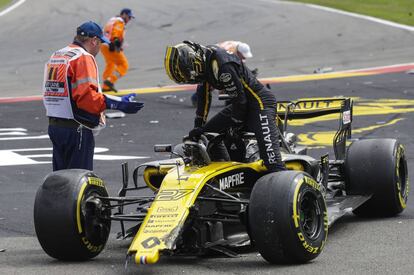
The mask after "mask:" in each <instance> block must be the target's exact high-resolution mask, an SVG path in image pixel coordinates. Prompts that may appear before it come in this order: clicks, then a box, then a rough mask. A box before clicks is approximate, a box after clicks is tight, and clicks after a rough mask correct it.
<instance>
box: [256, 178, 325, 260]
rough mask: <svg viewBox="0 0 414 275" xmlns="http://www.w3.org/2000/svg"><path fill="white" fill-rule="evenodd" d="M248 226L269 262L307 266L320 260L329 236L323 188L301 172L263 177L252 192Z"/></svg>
mask: <svg viewBox="0 0 414 275" xmlns="http://www.w3.org/2000/svg"><path fill="white" fill-rule="evenodd" d="M248 226H249V230H250V236H251V237H252V239H253V243H254V244H255V246H256V247H257V249H258V250H259V252H260V254H261V255H262V257H263V258H264V259H265V260H266V261H268V262H269V263H281V264H283V263H305V262H308V261H310V260H312V259H314V258H316V257H317V256H318V255H319V254H320V253H321V252H322V250H323V248H324V246H325V243H326V238H327V235H328V216H327V210H326V204H325V200H324V197H323V195H322V193H321V192H320V185H319V184H318V183H316V182H315V180H314V179H313V178H311V177H310V176H309V175H308V174H306V173H304V172H300V171H283V172H277V173H271V174H268V175H265V176H263V177H262V178H260V179H259V180H258V181H257V182H256V184H255V186H254V187H253V190H252V194H251V197H250V203H249V207H248Z"/></svg>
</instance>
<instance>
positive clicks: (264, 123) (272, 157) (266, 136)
mask: <svg viewBox="0 0 414 275" xmlns="http://www.w3.org/2000/svg"><path fill="white" fill-rule="evenodd" d="M259 118H260V125H261V127H262V133H263V140H264V142H265V144H264V145H265V147H266V155H267V160H268V162H269V164H274V163H277V159H276V153H275V151H274V150H273V143H272V139H271V136H270V126H269V119H268V117H267V116H266V115H262V114H259Z"/></svg>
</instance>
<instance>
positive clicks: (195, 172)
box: [128, 160, 266, 264]
mask: <svg viewBox="0 0 414 275" xmlns="http://www.w3.org/2000/svg"><path fill="white" fill-rule="evenodd" d="M242 168H250V169H253V170H255V171H257V172H264V171H266V168H265V166H264V165H263V161H262V160H259V161H257V162H253V163H238V162H212V163H211V164H209V165H207V166H204V167H194V166H184V165H180V166H178V167H176V168H172V169H170V170H169V171H168V173H167V175H166V176H165V178H164V180H163V182H162V184H161V187H160V190H159V192H158V193H157V196H156V197H155V200H154V202H153V203H152V204H151V207H150V208H149V210H148V214H147V215H146V217H145V219H144V221H143V223H142V225H141V226H140V228H139V231H138V233H137V235H136V236H135V238H134V240H133V241H132V243H131V246H130V247H129V249H128V254H129V255H133V254H135V262H136V263H137V264H153V263H156V262H157V261H158V259H159V254H160V251H162V250H173V249H175V242H176V239H177V237H178V236H179V234H180V233H181V230H182V227H183V225H184V222H185V220H186V218H187V216H188V213H189V208H190V207H191V206H192V205H193V204H194V202H195V200H196V199H197V196H198V194H199V193H200V191H201V190H202V189H203V187H204V185H205V183H206V182H208V181H209V180H210V179H212V178H214V177H216V176H218V175H220V174H222V173H225V172H228V171H231V170H234V169H242Z"/></svg>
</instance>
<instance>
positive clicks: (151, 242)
mask: <svg viewBox="0 0 414 275" xmlns="http://www.w3.org/2000/svg"><path fill="white" fill-rule="evenodd" d="M160 243H161V241H160V240H159V239H158V238H157V237H149V238H148V239H146V240H144V241H142V242H141V245H142V246H143V247H144V248H146V249H149V248H153V247H154V246H157V245H159V244H160Z"/></svg>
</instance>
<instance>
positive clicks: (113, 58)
mask: <svg viewBox="0 0 414 275" xmlns="http://www.w3.org/2000/svg"><path fill="white" fill-rule="evenodd" d="M104 35H105V36H106V37H107V38H108V39H109V40H110V41H111V43H113V42H114V41H115V39H118V40H119V41H120V42H121V48H120V49H119V50H118V51H117V50H114V51H110V50H109V45H108V44H105V43H103V44H102V46H101V53H102V55H103V56H104V59H105V63H106V67H105V70H104V72H103V80H104V81H105V80H109V82H111V83H112V84H114V83H115V82H116V81H117V80H118V78H120V77H122V76H124V75H125V74H126V73H127V71H128V67H129V65H128V60H127V58H126V56H125V54H124V51H123V50H122V43H123V42H124V37H125V22H124V20H123V19H122V18H121V17H112V18H111V19H109V21H108V23H107V24H106V25H105V28H104ZM102 89H103V90H110V87H108V86H107V85H105V84H104V85H103V86H102Z"/></svg>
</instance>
